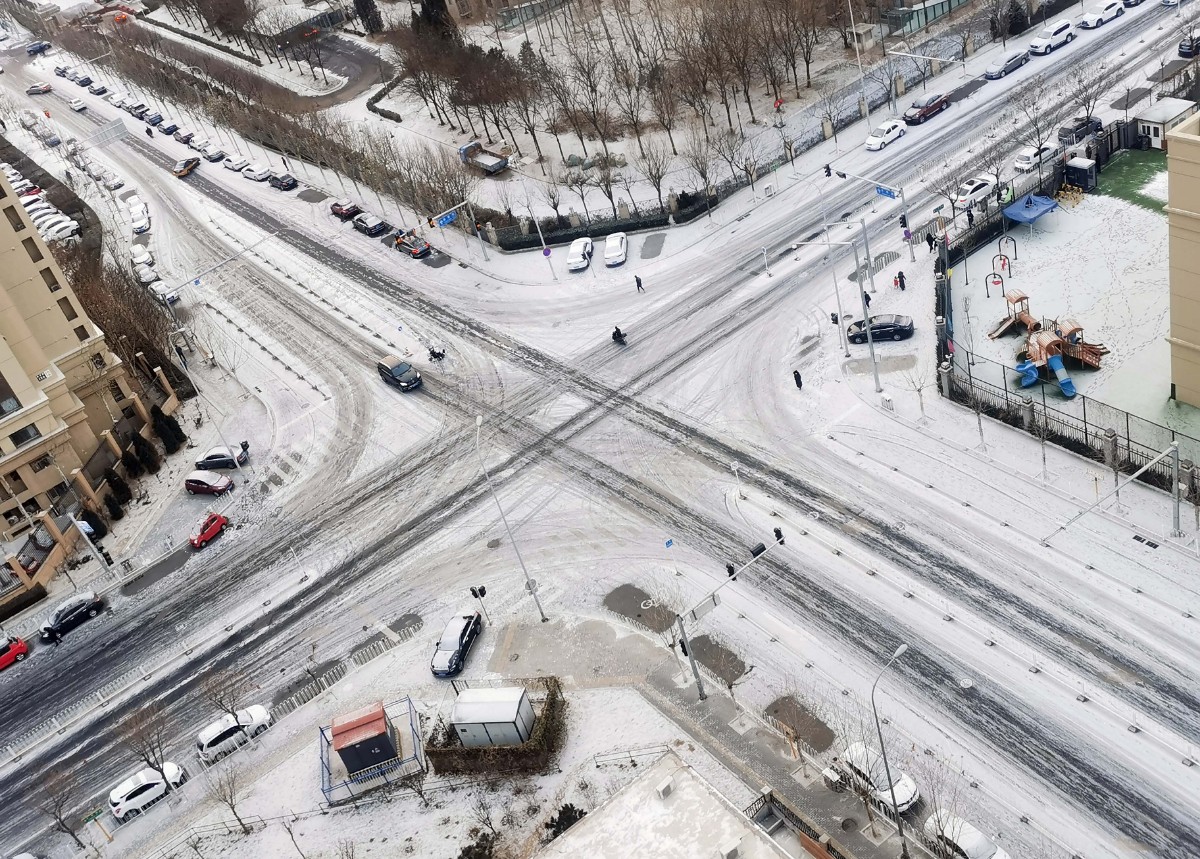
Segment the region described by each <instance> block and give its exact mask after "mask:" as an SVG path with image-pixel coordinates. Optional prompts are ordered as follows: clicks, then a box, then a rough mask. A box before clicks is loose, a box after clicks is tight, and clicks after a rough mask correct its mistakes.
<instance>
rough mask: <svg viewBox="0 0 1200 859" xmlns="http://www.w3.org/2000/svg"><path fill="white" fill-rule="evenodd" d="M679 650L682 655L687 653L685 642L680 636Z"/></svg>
mask: <svg viewBox="0 0 1200 859" xmlns="http://www.w3.org/2000/svg"><path fill="white" fill-rule="evenodd" d="M679 652H680V653H682V654H683V655H684V656H687V655H688V652H687V644H686V643H684V640H683V639H682V638H681V639H679Z"/></svg>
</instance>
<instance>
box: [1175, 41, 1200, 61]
mask: <svg viewBox="0 0 1200 859" xmlns="http://www.w3.org/2000/svg"><path fill="white" fill-rule="evenodd" d="M1197 54H1200V39H1192V38H1187V39H1183V40H1182V41H1180V43H1179V56H1181V57H1183V58H1184V59H1185V60H1190V59H1192V57H1194V56H1196V55H1197Z"/></svg>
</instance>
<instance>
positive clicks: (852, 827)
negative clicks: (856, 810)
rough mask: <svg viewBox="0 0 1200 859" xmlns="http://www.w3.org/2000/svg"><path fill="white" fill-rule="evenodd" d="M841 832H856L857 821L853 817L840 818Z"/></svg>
mask: <svg viewBox="0 0 1200 859" xmlns="http://www.w3.org/2000/svg"><path fill="white" fill-rule="evenodd" d="M842 832H858V821H857V820H855V819H854V818H853V817H847V818H844V819H843V820H842Z"/></svg>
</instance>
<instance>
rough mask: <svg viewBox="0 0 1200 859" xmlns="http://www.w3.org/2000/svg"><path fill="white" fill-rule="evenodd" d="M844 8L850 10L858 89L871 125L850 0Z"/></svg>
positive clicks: (869, 104)
mask: <svg viewBox="0 0 1200 859" xmlns="http://www.w3.org/2000/svg"><path fill="white" fill-rule="evenodd" d="M846 8H847V9H849V10H850V32H851V34H852V35H853V37H854V58H855V59H856V60H858V91H859V92H860V93H861V94H862V100H863V107H864V108H866V111H867V127H868V128H869V127H870V125H871V103H870V101H869V100H868V99H867V75H866V72H864V71H863V64H862V54H860V53H859V50H858V32H857V31H856V30H855V27H856V26H857V25H856V24H855V23H854V4H853V3H852V2H851V0H846Z"/></svg>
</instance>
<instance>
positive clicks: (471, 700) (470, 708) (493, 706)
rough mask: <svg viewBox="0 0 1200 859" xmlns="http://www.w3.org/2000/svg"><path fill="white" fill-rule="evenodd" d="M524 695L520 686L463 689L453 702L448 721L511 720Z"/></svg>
mask: <svg viewBox="0 0 1200 859" xmlns="http://www.w3.org/2000/svg"><path fill="white" fill-rule="evenodd" d="M524 695H525V689H524V687H522V686H504V687H501V688H499V689H464V690H463V691H462V692H461V693H460V694H459V696H458V698H457V699H456V700H455V702H454V709H453V710H452V711H451V713H450V723H451V724H454V725H464V724H478V723H482V722H511V721H512V720H513V717H514V716H516V714H517V707H518V706H519V705H520V703H521V698H522V697H523V696H524Z"/></svg>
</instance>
